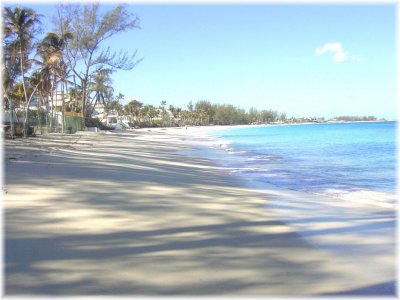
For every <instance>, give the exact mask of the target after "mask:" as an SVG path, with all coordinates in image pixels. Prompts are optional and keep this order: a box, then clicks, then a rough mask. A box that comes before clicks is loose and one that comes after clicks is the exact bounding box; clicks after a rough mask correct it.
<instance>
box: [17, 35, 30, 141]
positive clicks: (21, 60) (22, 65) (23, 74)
mask: <svg viewBox="0 0 400 300" xmlns="http://www.w3.org/2000/svg"><path fill="white" fill-rule="evenodd" d="M19 56H20V60H19V62H20V68H21V76H22V88H23V90H24V96H25V104H26V106H25V114H28V113H27V110H28V95H27V93H26V86H25V72H24V63H23V62H24V59H23V56H22V44H21V42H20V44H19ZM25 121H26V119H25ZM23 131H24V138H26V123H25V122H24V130H23Z"/></svg>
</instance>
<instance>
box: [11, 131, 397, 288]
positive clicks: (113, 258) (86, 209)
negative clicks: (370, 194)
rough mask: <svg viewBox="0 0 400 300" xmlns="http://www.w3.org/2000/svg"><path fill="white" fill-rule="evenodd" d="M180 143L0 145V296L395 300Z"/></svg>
mask: <svg viewBox="0 0 400 300" xmlns="http://www.w3.org/2000/svg"><path fill="white" fill-rule="evenodd" d="M180 130H181V129H180ZM183 130H185V129H183ZM185 131H186V130H185ZM76 138H78V136H76ZM183 138H184V137H183V135H177V134H176V132H174V131H173V130H164V129H160V130H156V129H141V130H135V131H132V132H125V133H124V132H122V133H118V132H113V133H107V134H103V133H101V134H97V133H86V132H85V133H82V134H79V139H78V140H76V142H75V143H74V144H70V145H65V144H63V143H62V141H63V140H64V139H65V136H64V135H57V134H54V135H47V136H45V137H43V138H42V137H41V138H40V139H41V140H36V142H32V140H34V139H35V138H30V139H27V140H25V141H23V142H19V141H7V140H6V141H5V148H6V149H5V150H6V151H5V155H4V156H5V167H6V173H5V175H6V176H5V188H6V192H7V194H6V195H5V201H4V209H5V249H6V259H5V267H6V271H5V292H6V294H8V295H10V294H21V293H22V294H60V295H61V294H67V295H74V294H75V295H79V294H104V295H106V294H107V295H124V294H125V295H126V294H132V295H228V294H229V295H264V296H265V295H283V296H285V295H324V294H332V293H333V294H340V293H348V294H363V293H367V294H371V295H374V294H375V295H377V294H382V293H383V294H388V295H391V294H393V293H394V292H393V287H392V285H391V284H392V283H391V282H392V279H393V278H392V277H391V276H393V275H391V274H389V273H390V272H389V273H388V272H387V270H383V271H382V274H380V276H378V277H379V278H374V277H371V276H369V275H365V274H364V272H363V270H360V269H359V268H358V267H357V266H356V265H349V264H347V263H345V262H343V261H342V260H341V258H340V257H334V256H333V255H331V254H329V253H326V252H324V251H321V249H317V248H315V247H314V246H312V245H311V244H310V243H309V242H308V241H307V240H305V239H304V236H303V237H301V235H299V234H298V233H297V232H296V230H295V229H294V227H293V226H292V225H291V224H286V223H285V222H282V217H281V216H279V214H277V213H276V212H274V211H272V209H270V208H268V206H267V207H265V203H268V201H270V199H272V198H273V197H280V199H286V200H287V201H288V202H291V201H293V199H290V198H288V197H289V195H285V194H280V195H278V194H279V193H278V192H282V191H281V190H275V192H276V193H277V194H275V196H274V191H272V190H271V191H269V194H267V195H266V194H265V191H260V190H257V189H254V188H249V187H244V186H243V184H242V183H241V182H240V181H239V180H237V179H234V178H232V177H231V176H228V175H229V174H227V173H226V171H225V170H223V169H221V168H219V167H217V166H216V165H215V164H214V163H213V162H212V161H210V160H208V159H205V158H202V157H198V156H196V155H186V154H185V155H183V154H179V153H177V151H187V152H190V150H191V149H193V148H192V147H191V146H190V145H188V144H187V143H186V141H185V140H182V139H183ZM57 139H58V141H57ZM74 141H75V139H74ZM10 155H12V156H13V157H14V159H10V157H11V156H10ZM282 197H283V198H282ZM285 197H286V198H285ZM295 205H299V204H295ZM363 224H364V223H359V225H363ZM314 229H315V230H316V231H320V230H321V229H323V228H314ZM358 230H360V228H358ZM314 233H315V232H314ZM380 262H381V263H382V262H383V261H381V260H380ZM384 263H385V264H387V261H384ZM67 274H68V275H67ZM43 278H47V279H46V280H45V281H44V280H43ZM316 278H318V281H317V280H315V279H316ZM371 287H373V288H372V291H371Z"/></svg>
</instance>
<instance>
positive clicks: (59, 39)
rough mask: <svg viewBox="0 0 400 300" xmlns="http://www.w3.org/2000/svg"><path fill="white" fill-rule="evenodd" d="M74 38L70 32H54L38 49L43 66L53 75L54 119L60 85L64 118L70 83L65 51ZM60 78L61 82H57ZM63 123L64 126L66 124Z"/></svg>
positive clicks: (52, 99) (52, 106)
mask: <svg viewBox="0 0 400 300" xmlns="http://www.w3.org/2000/svg"><path fill="white" fill-rule="evenodd" d="M72 37H73V36H72V33H70V32H66V33H63V34H61V35H58V34H56V33H54V32H49V33H48V34H47V35H46V37H45V38H44V39H43V41H42V42H41V43H40V45H39V47H38V53H39V55H40V56H41V57H42V59H43V65H44V66H47V67H48V68H49V70H50V71H51V74H52V75H51V76H52V89H51V92H50V97H51V114H52V119H53V118H54V96H55V98H56V103H55V106H56V107H57V104H58V103H57V102H58V97H57V84H58V83H61V99H62V100H61V101H62V115H63V117H64V106H65V104H64V90H66V89H67V87H66V85H67V82H68V81H67V78H68V73H69V70H68V67H67V65H66V64H65V63H64V60H63V55H64V53H63V50H64V48H65V46H66V45H67V43H68V41H69V40H71V39H72ZM58 78H59V80H57V79H58ZM62 123H63V124H62V126H63V125H64V122H62ZM63 129H64V126H63Z"/></svg>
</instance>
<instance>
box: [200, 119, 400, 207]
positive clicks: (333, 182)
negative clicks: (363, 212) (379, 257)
mask: <svg viewBox="0 0 400 300" xmlns="http://www.w3.org/2000/svg"><path fill="white" fill-rule="evenodd" d="M208 134H210V135H212V140H213V141H214V142H213V143H211V144H208V148H209V151H204V150H205V149H203V151H202V152H203V155H206V156H208V157H209V158H212V159H214V160H216V161H217V162H218V163H219V164H220V165H221V166H223V167H225V168H226V169H228V170H229V172H230V173H231V174H234V175H236V176H239V177H241V178H242V179H243V180H245V181H247V182H248V183H250V184H256V185H257V186H260V185H261V186H262V185H263V184H272V185H274V186H277V187H281V188H284V189H288V190H294V191H300V192H306V193H311V194H316V195H322V196H324V197H334V198H336V199H342V200H343V201H355V202H362V203H364V204H366V205H378V206H381V207H388V208H395V207H396V200H397V199H396V122H356V123H323V124H299V125H267V126H251V127H237V128H236V127H230V128H229V129H223V130H213V131H209V133H208Z"/></svg>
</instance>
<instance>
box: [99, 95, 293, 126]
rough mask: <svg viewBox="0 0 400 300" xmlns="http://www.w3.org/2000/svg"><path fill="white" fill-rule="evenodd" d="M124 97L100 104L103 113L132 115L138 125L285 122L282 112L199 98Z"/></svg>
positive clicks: (120, 96) (119, 96) (284, 115)
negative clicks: (154, 101)
mask: <svg viewBox="0 0 400 300" xmlns="http://www.w3.org/2000/svg"><path fill="white" fill-rule="evenodd" d="M123 99H124V96H123V95H122V94H119V95H118V96H117V97H116V99H115V100H113V101H110V102H107V103H106V105H105V106H104V110H105V113H106V114H110V113H114V114H117V115H119V116H121V115H128V116H130V117H132V120H133V122H134V124H135V125H138V126H141V127H143V126H146V127H153V126H185V125H246V124H261V123H273V122H278V121H281V122H286V120H287V119H286V114H285V113H278V112H277V111H274V110H271V109H268V110H267V109H265V110H258V109H256V108H250V109H249V110H245V109H242V108H239V107H236V106H234V105H232V104H213V103H211V102H210V101H208V100H200V101H197V102H196V103H194V104H193V101H190V102H189V103H188V105H187V107H186V108H184V109H183V108H181V107H176V106H174V105H167V102H166V101H161V102H160V105H158V106H154V105H151V104H144V103H142V102H140V101H138V100H131V101H129V102H128V103H127V104H125V105H123V104H121V100H123Z"/></svg>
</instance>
